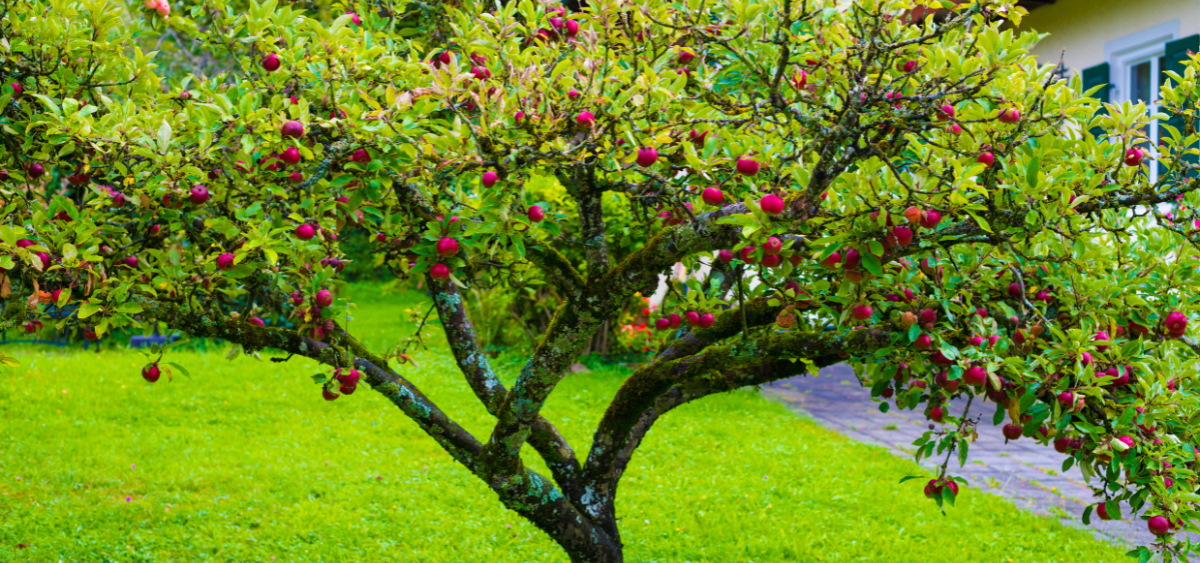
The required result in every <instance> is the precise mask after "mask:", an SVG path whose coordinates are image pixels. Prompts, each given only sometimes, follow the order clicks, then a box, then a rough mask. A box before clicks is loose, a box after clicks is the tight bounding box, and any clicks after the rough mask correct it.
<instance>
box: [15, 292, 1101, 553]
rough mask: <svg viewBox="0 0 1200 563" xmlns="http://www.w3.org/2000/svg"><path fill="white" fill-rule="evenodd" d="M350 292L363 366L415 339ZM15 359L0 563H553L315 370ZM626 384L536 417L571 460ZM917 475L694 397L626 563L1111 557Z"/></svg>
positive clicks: (681, 415) (668, 423)
mask: <svg viewBox="0 0 1200 563" xmlns="http://www.w3.org/2000/svg"><path fill="white" fill-rule="evenodd" d="M358 294H359V295H360V297H361V298H362V299H363V301H361V302H360V305H361V306H362V309H361V311H360V312H359V313H358V317H359V318H358V320H356V321H354V323H352V329H353V330H354V331H356V332H358V333H359V334H362V335H364V337H365V340H366V341H368V342H369V343H370V344H371V345H372V346H374V347H375V348H376V349H382V348H384V347H387V346H393V345H395V344H396V343H397V342H398V341H399V338H400V336H401V335H403V334H406V333H407V332H409V331H411V330H412V327H411V326H409V325H406V324H405V323H404V322H402V320H401V319H403V318H404V314H403V309H404V308H405V307H407V306H412V305H413V304H414V303H415V301H416V299H417V298H416V297H415V296H412V295H405V296H392V297H391V298H382V297H372V296H375V295H377V294H378V292H377V291H376V288H373V287H371V288H365V287H360V288H358ZM10 350H12V349H11V347H10V349H9V350H6V351H10ZM18 350H19V351H20V357H21V359H22V360H23V362H24V364H23V365H22V366H21V367H20V368H15V369H4V370H0V429H2V431H0V561H59V560H62V561H70V562H76V561H231V562H250V561H255V562H257V561H398V562H400V561H402V562H415V561H420V562H462V561H488V562H489V563H510V562H511V563H518V562H543V561H546V562H548V561H554V562H565V561H566V558H565V557H564V556H563V555H562V554H561V553H560V552H559V551H558V550H557V548H556V546H555V545H554V543H553V542H551V541H550V540H549V539H548V538H547V537H546V536H544V535H543V534H542V533H541V532H539V531H538V530H537V529H536V528H534V527H533V526H531V525H529V524H526V523H524V522H523V521H522V520H521V519H520V518H519V517H518V516H517V515H516V514H515V513H512V512H510V511H507V510H505V509H504V508H503V507H502V506H501V505H500V503H499V502H498V501H496V499H495V497H494V495H493V494H492V493H491V492H490V491H489V490H488V489H487V488H486V487H485V486H484V485H483V484H482V483H481V482H480V481H479V480H478V479H476V478H475V477H473V476H471V475H470V474H469V473H468V472H467V471H466V470H465V469H463V468H462V467H461V466H459V465H458V464H456V463H454V462H453V461H452V460H451V459H450V457H449V456H448V455H446V454H445V453H442V452H441V450H439V449H438V448H437V446H436V445H435V444H434V443H433V441H432V440H430V439H429V438H427V437H426V436H425V435H424V434H423V433H421V432H420V430H419V429H418V428H417V427H416V425H415V424H413V423H412V422H409V421H408V420H407V419H405V418H404V417H403V416H402V415H401V414H400V413H399V412H398V411H397V410H396V409H394V408H392V407H391V406H390V405H389V404H387V403H386V402H385V401H384V400H383V399H382V398H380V397H378V396H376V395H375V394H374V393H373V392H371V391H370V390H369V389H366V388H365V386H363V387H361V388H360V390H359V391H358V393H356V394H355V395H353V396H349V397H342V398H340V399H338V400H337V401H334V402H333V403H327V402H325V401H323V400H322V399H321V397H320V393H319V391H318V388H317V387H316V386H315V385H313V383H312V382H311V380H310V379H309V376H310V375H311V374H312V373H314V372H315V371H317V369H316V367H315V365H314V364H313V363H312V362H310V361H307V360H300V359H293V360H292V361H291V362H288V363H286V364H272V363H269V362H260V361H256V360H254V359H250V358H246V357H240V358H238V359H235V360H233V361H227V360H225V359H224V358H223V356H222V355H221V354H217V353H210V354H200V353H194V352H189V353H178V354H173V355H172V356H171V357H170V358H169V359H170V360H173V361H176V362H179V363H181V364H183V365H185V366H187V367H188V369H189V370H190V371H191V373H192V376H191V378H184V377H180V376H178V375H176V377H175V380H174V381H172V382H168V381H167V380H166V378H165V377H164V379H163V380H161V381H159V382H158V383H157V384H154V385H150V384H147V383H145V382H143V381H142V380H141V378H140V376H139V369H140V366H141V365H142V360H141V356H140V355H139V354H137V353H136V352H132V351H111V350H106V351H104V352H102V353H100V354H93V353H84V352H82V351H68V352H65V353H63V352H58V351H57V349H55V350H53V351H48V350H46V349H44V348H43V349H36V350H34V349H18ZM10 353H12V352H11V351H10ZM420 360H421V362H422V363H421V366H422V369H420V370H416V369H413V368H412V367H406V368H405V369H404V371H405V373H406V374H407V375H408V376H409V377H411V378H412V379H413V380H414V381H415V382H416V383H418V384H419V385H420V386H421V387H422V388H423V389H425V390H426V391H427V392H428V393H429V394H430V396H431V397H433V398H434V400H435V401H437V402H438V403H439V404H440V405H441V406H442V407H443V408H444V409H446V410H447V411H448V412H449V413H450V414H451V416H453V417H455V418H456V419H457V420H459V421H460V422H461V423H462V424H463V425H464V426H465V427H466V428H467V429H468V430H470V431H472V432H474V433H476V435H477V436H486V435H487V432H488V430H489V428H490V426H489V420H488V416H487V414H486V412H485V411H484V410H483V409H482V407H480V406H479V405H478V402H477V401H475V399H474V397H473V395H471V393H470V390H469V389H468V388H467V386H466V384H465V383H464V382H463V380H462V378H461V376H458V375H456V372H455V368H454V365H453V362H452V361H451V360H450V359H449V357H448V355H446V354H444V353H440V352H434V353H428V354H424V355H423V356H422V357H421V358H420ZM509 368H510V369H506V370H504V375H505V376H506V377H507V378H509V379H511V378H512V377H513V374H514V373H515V371H516V370H515V369H512V366H510V367H509ZM622 375H623V374H622V373H621V372H618V371H595V372H592V373H590V374H580V375H572V376H569V377H568V378H567V379H566V380H564V381H563V383H562V384H561V385H560V386H559V389H558V391H557V392H556V393H555V394H554V396H553V398H552V399H551V401H550V402H549V404H548V405H547V406H546V409H545V413H546V415H547V417H548V418H549V419H550V420H552V421H555V422H556V423H557V424H558V426H559V428H560V429H562V430H563V432H564V433H565V434H566V435H567V436H568V438H569V439H571V440H572V442H573V443H574V444H576V448H577V449H578V450H580V451H581V452H583V451H586V448H585V446H586V444H587V442H588V439H589V437H590V433H589V429H590V428H592V427H593V426H594V425H595V423H596V421H597V419H598V418H599V416H600V414H601V413H602V412H603V409H604V407H605V405H606V403H607V400H608V399H609V398H610V397H611V396H612V394H613V393H614V392H615V390H616V388H617V386H618V385H619V383H620V380H621V377H622ZM581 455H582V454H581ZM919 472H920V470H919V469H918V468H917V466H916V465H915V464H913V463H912V462H911V461H909V460H903V459H899V458H896V457H894V456H892V455H889V454H888V453H887V452H886V451H885V450H883V449H881V448H877V447H872V446H866V445H863V444H859V443H855V442H851V441H847V440H845V439H843V438H842V437H840V436H839V435H837V434H835V433H832V432H829V431H827V430H824V429H823V428H821V427H819V426H817V425H815V424H813V423H811V422H809V421H807V420H804V419H802V418H799V417H797V416H796V415H794V414H792V413H790V412H788V411H787V410H786V409H785V408H784V407H782V406H780V405H778V404H776V403H773V402H769V401H767V400H764V399H762V398H760V397H759V396H758V395H756V394H755V393H752V392H749V391H743V392H737V393H731V394H726V395H723V396H719V397H713V398H709V399H705V400H703V401H700V402H697V403H695V404H691V405H687V406H684V407H682V408H680V409H678V410H677V411H675V412H673V413H671V414H670V415H669V416H667V417H666V418H665V419H664V420H662V421H661V422H659V424H658V425H657V426H656V427H655V428H654V430H653V431H652V432H651V433H650V435H649V437H648V438H647V440H646V441H645V443H644V444H643V446H642V449H641V451H640V453H639V454H638V455H637V457H635V458H634V460H633V462H632V463H631V467H630V470H629V471H628V473H627V474H626V477H625V479H624V481H623V483H622V485H621V491H620V497H619V500H618V506H619V511H620V515H621V522H622V526H623V530H624V540H625V542H626V545H627V551H626V557H627V560H628V561H631V562H682V561H693V562H699V561H705V562H722V563H723V562H733V561H739V562H775V561H805V562H807V561H860V560H869V561H876V560H885V559H886V560H888V561H914V562H916V561H920V562H924V561H1014V562H1019V561H1038V562H1044V561H1123V560H1125V558H1124V557H1123V556H1122V555H1121V553H1120V552H1121V550H1119V549H1117V548H1114V547H1112V546H1109V545H1107V544H1104V543H1101V542H1098V541H1096V540H1094V539H1093V538H1092V537H1091V536H1090V535H1089V534H1088V533H1087V532H1084V531H1080V530H1076V529H1072V528H1065V527H1063V526H1062V525H1060V524H1058V523H1057V522H1054V521H1051V520H1049V519H1045V518H1041V517H1037V516H1034V515H1032V514H1028V513H1025V512H1022V511H1019V510H1017V509H1016V508H1015V507H1013V506H1012V505H1011V504H1008V503H1007V502H1005V501H1003V500H1002V499H999V498H997V497H995V496H993V495H990V494H986V493H982V492H979V491H975V490H970V489H968V490H965V491H964V493H963V494H962V495H961V496H960V497H959V500H958V506H957V507H955V508H951V509H949V510H948V513H947V514H948V515H947V516H943V515H942V514H941V513H940V512H939V511H938V510H937V508H936V507H935V506H934V504H933V503H932V502H929V501H927V500H926V499H924V498H923V497H922V496H921V486H920V485H919V484H916V483H911V482H910V483H907V484H905V485H898V484H897V481H898V480H899V479H900V478H901V477H903V476H905V475H912V474H917V473H919ZM127 499H128V500H127ZM18 544H24V545H25V546H26V547H24V548H22V549H17V547H16V546H17V545H18Z"/></svg>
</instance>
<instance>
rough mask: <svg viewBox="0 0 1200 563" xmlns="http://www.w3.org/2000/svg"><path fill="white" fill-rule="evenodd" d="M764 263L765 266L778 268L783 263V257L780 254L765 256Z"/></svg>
mask: <svg viewBox="0 0 1200 563" xmlns="http://www.w3.org/2000/svg"><path fill="white" fill-rule="evenodd" d="M762 265H763V267H765V268H778V267H779V266H782V265H783V257H782V256H780V255H778V254H768V255H766V256H763V259H762Z"/></svg>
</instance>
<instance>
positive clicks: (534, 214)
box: [525, 205, 546, 223]
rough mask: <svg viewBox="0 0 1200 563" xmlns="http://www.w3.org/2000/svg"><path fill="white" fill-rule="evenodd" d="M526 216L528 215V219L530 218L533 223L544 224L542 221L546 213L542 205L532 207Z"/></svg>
mask: <svg viewBox="0 0 1200 563" xmlns="http://www.w3.org/2000/svg"><path fill="white" fill-rule="evenodd" d="M525 215H526V217H528V218H529V220H530V221H532V222H534V223H540V222H542V219H544V218H545V217H546V213H545V212H543V211H542V206H540V205H533V206H530V207H529V212H528V213H526V214H525Z"/></svg>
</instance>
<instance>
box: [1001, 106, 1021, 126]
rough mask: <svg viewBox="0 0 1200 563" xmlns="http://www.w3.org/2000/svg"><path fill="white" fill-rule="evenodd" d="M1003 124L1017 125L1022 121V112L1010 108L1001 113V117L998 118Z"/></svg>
mask: <svg viewBox="0 0 1200 563" xmlns="http://www.w3.org/2000/svg"><path fill="white" fill-rule="evenodd" d="M997 119H999V120H1000V122H1001V123H1016V122H1018V121H1020V120H1021V112H1019V111H1017V108H1008V109H1006V110H1001V111H1000V116H999V117H997Z"/></svg>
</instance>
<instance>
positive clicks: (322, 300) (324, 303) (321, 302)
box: [313, 289, 333, 309]
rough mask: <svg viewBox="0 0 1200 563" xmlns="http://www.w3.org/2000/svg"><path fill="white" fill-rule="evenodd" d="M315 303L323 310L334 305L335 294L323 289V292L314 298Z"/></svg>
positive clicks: (319, 292)
mask: <svg viewBox="0 0 1200 563" xmlns="http://www.w3.org/2000/svg"><path fill="white" fill-rule="evenodd" d="M313 303H316V305H317V306H318V307H321V308H322V309H324V308H325V307H328V306H330V305H333V293H332V292H330V291H329V290H328V289H322V290H321V291H318V292H317V294H316V295H315V296H313Z"/></svg>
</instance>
